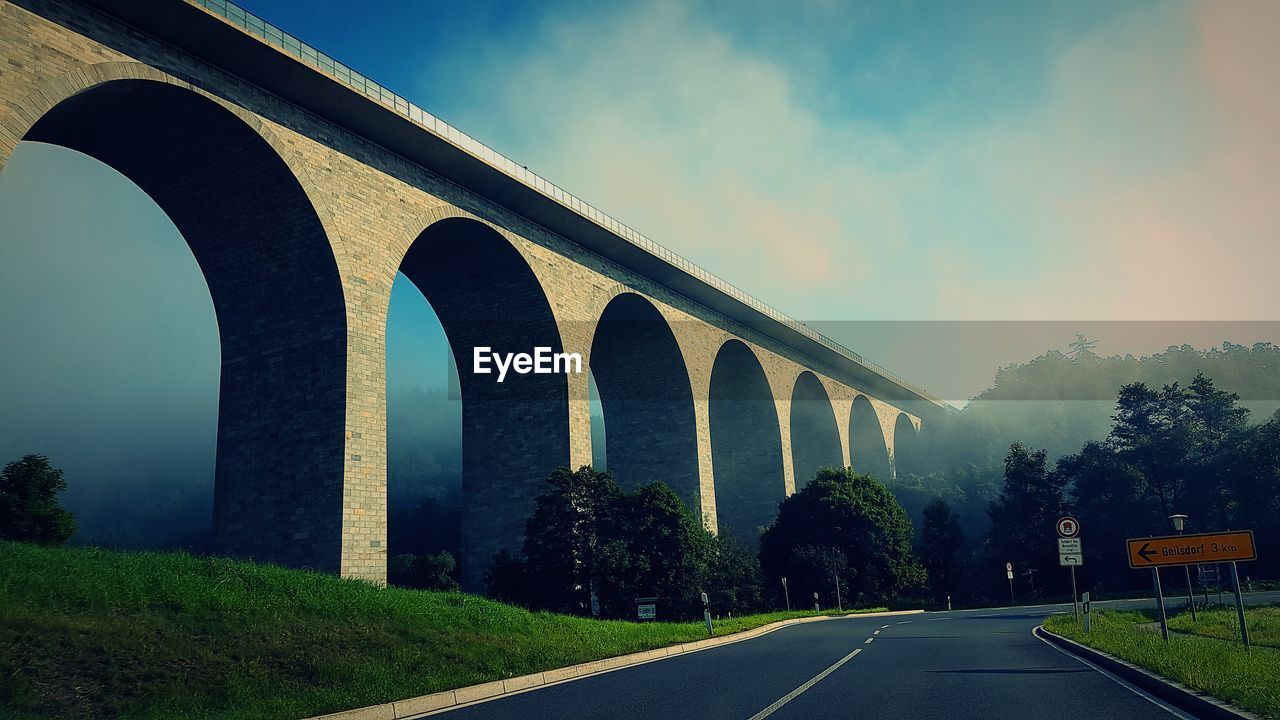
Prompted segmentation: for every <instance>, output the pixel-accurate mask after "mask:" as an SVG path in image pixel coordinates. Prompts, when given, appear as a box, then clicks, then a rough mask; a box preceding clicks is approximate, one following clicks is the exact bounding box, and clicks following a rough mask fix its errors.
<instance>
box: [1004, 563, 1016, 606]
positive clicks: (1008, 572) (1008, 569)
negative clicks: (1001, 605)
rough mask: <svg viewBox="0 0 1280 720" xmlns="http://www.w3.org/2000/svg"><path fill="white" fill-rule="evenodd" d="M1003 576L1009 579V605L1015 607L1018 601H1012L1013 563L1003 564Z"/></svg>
mask: <svg viewBox="0 0 1280 720" xmlns="http://www.w3.org/2000/svg"><path fill="white" fill-rule="evenodd" d="M1004 574H1005V577H1007V578H1009V604H1010V605H1017V604H1018V601H1017V600H1014V599H1013V563H1011V562H1007V563H1005V564H1004Z"/></svg>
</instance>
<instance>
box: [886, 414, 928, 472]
mask: <svg viewBox="0 0 1280 720" xmlns="http://www.w3.org/2000/svg"><path fill="white" fill-rule="evenodd" d="M923 460H924V458H923V457H921V448H920V432H919V431H918V430H916V426H915V425H914V424H912V422H911V418H909V417H907V414H906V413H898V419H897V420H895V421H894V423H893V474H894V476H895V477H906V476H908V475H919V474H920V473H921V472H923V469H924V468H923V466H922V461H923Z"/></svg>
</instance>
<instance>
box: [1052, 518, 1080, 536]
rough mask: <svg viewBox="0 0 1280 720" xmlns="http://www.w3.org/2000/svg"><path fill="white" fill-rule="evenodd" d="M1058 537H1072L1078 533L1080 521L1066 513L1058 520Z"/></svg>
mask: <svg viewBox="0 0 1280 720" xmlns="http://www.w3.org/2000/svg"><path fill="white" fill-rule="evenodd" d="M1057 528H1058V537H1063V538H1073V537H1075V536H1077V535H1079V534H1080V521H1079V520H1077V519H1075V518H1073V517H1071V516H1070V515H1068V516H1067V517H1064V518H1061V519H1059V520H1058V525H1057Z"/></svg>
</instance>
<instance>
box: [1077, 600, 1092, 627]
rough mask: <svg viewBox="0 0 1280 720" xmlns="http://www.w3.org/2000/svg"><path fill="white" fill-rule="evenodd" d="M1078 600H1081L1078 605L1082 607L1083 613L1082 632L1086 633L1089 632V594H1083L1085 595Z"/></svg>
mask: <svg viewBox="0 0 1280 720" xmlns="http://www.w3.org/2000/svg"><path fill="white" fill-rule="evenodd" d="M1080 600H1081V603H1080V604H1081V605H1083V606H1084V609H1083V612H1084V631H1085V632H1086V633H1087V632H1089V619H1090V617H1092V616H1091V615H1090V614H1089V593H1088V592H1086V593H1085V594H1084V595H1083V596H1082V597H1081V598H1080Z"/></svg>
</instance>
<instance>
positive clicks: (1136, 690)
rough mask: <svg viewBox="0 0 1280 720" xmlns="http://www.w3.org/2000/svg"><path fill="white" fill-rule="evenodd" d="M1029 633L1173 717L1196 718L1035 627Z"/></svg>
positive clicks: (1189, 719) (1185, 719)
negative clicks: (1070, 650) (1039, 631)
mask: <svg viewBox="0 0 1280 720" xmlns="http://www.w3.org/2000/svg"><path fill="white" fill-rule="evenodd" d="M1031 634H1032V635H1033V636H1034V637H1035V638H1036V639H1037V640H1039V641H1040V642H1042V643H1044V644H1045V645H1048V646H1049V647H1051V648H1053V649H1054V650H1057V651H1058V652H1060V653H1062V654H1063V655H1066V656H1067V657H1069V658H1071V659H1072V660H1076V661H1078V662H1081V663H1083V664H1085V665H1087V666H1089V667H1091V668H1093V669H1094V670H1097V671H1098V672H1100V673H1102V674H1103V675H1105V676H1107V677H1109V678H1111V679H1112V680H1114V681H1115V683H1116V684H1117V685H1119V686H1121V687H1123V688H1127V689H1128V690H1129V691H1130V692H1132V693H1133V694H1134V695H1137V696H1138V697H1140V698H1142V699H1143V700H1146V701H1147V702H1149V703H1151V704H1152V705H1155V706H1156V707H1158V708H1160V709H1161V710H1164V711H1165V712H1167V713H1169V714H1170V715H1172V716H1174V717H1176V718H1178V720H1196V717H1195V716H1194V715H1188V714H1186V713H1184V712H1182V711H1181V710H1179V709H1177V708H1175V707H1174V706H1172V705H1170V704H1169V703H1166V702H1165V701H1163V700H1161V699H1160V698H1158V697H1156V696H1154V695H1151V694H1150V693H1148V692H1146V691H1145V690H1143V689H1142V688H1140V687H1138V686H1137V685H1134V684H1133V683H1131V682H1129V681H1127V680H1125V679H1124V678H1122V677H1120V676H1118V675H1115V674H1114V673H1111V672H1108V671H1107V670H1105V669H1103V668H1102V667H1100V666H1098V665H1096V664H1094V663H1092V662H1090V661H1088V660H1086V659H1084V658H1082V657H1080V656H1079V655H1076V654H1075V653H1069V652H1067V651H1066V650H1063V649H1062V648H1060V647H1058V646H1057V645H1054V644H1053V643H1051V642H1049V641H1048V640H1045V639H1044V638H1042V637H1040V636H1039V635H1036V630H1035V628H1031Z"/></svg>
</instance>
